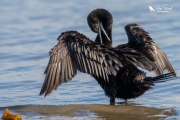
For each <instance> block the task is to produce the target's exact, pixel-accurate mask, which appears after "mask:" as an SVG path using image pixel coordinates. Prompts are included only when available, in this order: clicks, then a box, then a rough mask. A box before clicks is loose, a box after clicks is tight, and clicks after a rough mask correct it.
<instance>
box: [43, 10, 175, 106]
mask: <svg viewBox="0 0 180 120" xmlns="http://www.w3.org/2000/svg"><path fill="white" fill-rule="evenodd" d="M88 24H89V26H90V28H91V30H92V31H94V32H96V33H98V35H97V37H96V40H95V42H93V41H91V40H90V39H89V38H87V37H86V36H84V35H82V34H80V33H78V32H76V31H67V32H64V33H62V34H61V35H60V36H59V37H58V44H57V45H56V46H55V47H54V48H53V49H51V51H50V60H49V63H48V66H47V67H46V70H45V74H46V77H45V80H44V84H43V86H42V89H41V91H40V95H42V94H43V93H45V96H46V95H48V94H50V93H51V92H52V90H53V89H54V90H56V89H57V87H58V86H59V85H60V84H61V83H64V82H67V81H69V80H71V79H72V78H73V77H74V76H75V75H76V73H77V70H79V71H81V72H84V73H87V74H90V75H92V76H93V77H94V78H95V79H96V80H97V82H98V83H99V84H100V85H101V87H102V88H103V90H104V91H105V94H106V95H107V96H108V97H110V102H111V103H115V98H122V99H125V100H127V99H131V98H136V97H138V96H140V95H142V94H143V93H144V92H145V91H147V90H148V89H150V88H151V87H152V86H153V85H154V83H158V82H164V81H166V80H167V79H169V78H172V77H173V76H176V75H175V72H174V70H173V67H172V66H171V64H170V62H169V60H168V59H167V57H166V55H165V54H164V52H163V51H162V50H161V49H160V48H159V47H158V46H157V45H156V44H155V43H154V41H153V40H152V39H151V37H150V36H149V35H148V33H147V32H146V31H144V30H143V29H142V28H140V27H139V26H138V25H137V24H128V25H126V26H125V30H126V33H127V36H128V43H127V44H122V45H119V46H117V47H115V48H113V47H112V35H111V30H112V16H111V14H110V13H109V12H108V11H107V10H105V9H96V10H94V11H92V12H91V13H90V14H89V15H88ZM138 67H141V68H143V69H146V70H149V71H154V72H155V73H156V74H157V75H159V76H157V77H146V75H145V73H144V72H143V71H141V70H140V69H138ZM165 69H167V70H168V71H170V73H167V74H163V71H164V70H165Z"/></svg>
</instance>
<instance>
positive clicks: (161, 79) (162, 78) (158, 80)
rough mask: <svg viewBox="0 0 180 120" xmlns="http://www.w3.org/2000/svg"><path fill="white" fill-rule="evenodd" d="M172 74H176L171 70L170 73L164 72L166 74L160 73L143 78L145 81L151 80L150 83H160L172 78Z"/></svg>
mask: <svg viewBox="0 0 180 120" xmlns="http://www.w3.org/2000/svg"><path fill="white" fill-rule="evenodd" d="M174 75H176V73H175V72H171V73H166V74H162V75H159V76H156V77H147V78H146V79H145V81H149V82H150V81H151V83H161V82H166V81H169V80H172V79H173V78H175V77H174Z"/></svg>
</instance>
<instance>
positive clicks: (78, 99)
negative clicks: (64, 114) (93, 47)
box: [0, 0, 180, 118]
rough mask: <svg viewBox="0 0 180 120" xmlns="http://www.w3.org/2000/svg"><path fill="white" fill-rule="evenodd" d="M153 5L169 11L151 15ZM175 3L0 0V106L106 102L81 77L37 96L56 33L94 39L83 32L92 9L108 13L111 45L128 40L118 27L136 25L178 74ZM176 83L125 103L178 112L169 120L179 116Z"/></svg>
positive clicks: (88, 79) (179, 44)
mask: <svg viewBox="0 0 180 120" xmlns="http://www.w3.org/2000/svg"><path fill="white" fill-rule="evenodd" d="M155 4H158V5H162V4H167V5H168V6H172V7H173V8H172V11H170V12H169V13H157V12H150V11H149V9H148V6H153V5H155ZM179 5H180V3H177V2H171V1H163V2H158V1H143V0H139V1H134V2H132V3H131V4H129V2H128V1H125V0H124V1H118V0H111V1H108V0H105V1H104V0H99V1H95V0H91V1H83V0H76V1H75V2H72V1H70V0H66V1H58V0H55V1H48V0H44V1H40V0H31V1H23V0H16V1H7V0H1V1H0V15H1V18H0V25H1V29H0V41H1V42H0V66H1V67H0V94H1V96H0V107H7V106H14V105H27V104H43V105H46V104H50V105H65V104H66V105H68V104H99V103H100V104H102V103H103V104H108V103H109V99H108V98H107V97H106V96H105V95H104V93H103V90H102V89H101V88H100V86H99V85H98V84H97V83H96V81H95V80H93V78H92V77H90V76H89V75H86V74H82V73H78V75H77V76H76V77H75V78H73V80H72V81H70V82H68V83H66V84H62V85H61V86H60V87H59V88H58V90H57V91H53V93H52V94H51V95H50V96H48V97H46V98H44V97H43V96H39V95H38V94H39V91H40V88H41V85H42V83H43V79H44V75H43V71H44V69H45V67H46V65H47V62H48V59H49V55H48V52H49V50H50V49H51V48H52V47H54V45H55V44H56V43H57V41H56V38H57V36H58V35H59V34H60V33H61V32H63V31H66V30H77V31H79V32H81V33H83V34H85V35H86V36H88V37H89V38H90V39H92V40H93V39H95V36H96V34H94V33H93V32H92V31H91V30H90V29H89V28H88V25H87V20H86V17H87V15H88V13H89V12H90V11H92V10H93V9H95V8H106V9H108V10H109V11H110V12H111V13H112V15H113V19H114V24H113V46H117V45H118V44H122V43H126V42H127V37H126V34H125V31H124V28H123V27H124V26H125V25H126V24H128V23H131V22H136V23H138V24H140V25H141V26H143V28H144V29H145V30H147V31H148V32H149V33H150V35H151V37H152V38H153V39H154V40H155V42H156V43H157V44H158V45H159V46H160V47H161V48H162V49H163V50H164V51H165V53H166V54H167V56H168V58H169V59H170V61H171V62H172V65H173V66H174V68H175V70H176V72H177V75H178V76H179V73H180V69H179V68H180V64H179V63H180V56H179V55H180V52H179V51H180V42H179V33H180V29H179V25H180V18H179V16H178V15H179V13H178V12H179V10H180V8H179ZM150 75H154V74H151V73H150ZM179 80H180V78H177V79H176V80H173V81H169V82H166V83H161V84H157V85H156V86H155V87H154V88H153V89H151V90H149V91H148V92H146V94H144V95H143V96H141V97H139V98H137V99H133V100H130V101H132V102H134V103H137V104H141V105H142V106H148V107H156V108H173V109H174V110H175V111H176V112H177V115H175V116H174V118H179V116H178V115H179V114H180V95H179V93H180V82H179ZM118 102H121V100H118Z"/></svg>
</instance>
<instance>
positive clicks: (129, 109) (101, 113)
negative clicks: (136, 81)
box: [1, 104, 175, 120]
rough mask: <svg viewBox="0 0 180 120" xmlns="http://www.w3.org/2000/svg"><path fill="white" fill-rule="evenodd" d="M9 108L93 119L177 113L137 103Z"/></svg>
mask: <svg viewBox="0 0 180 120" xmlns="http://www.w3.org/2000/svg"><path fill="white" fill-rule="evenodd" d="M7 108H8V109H10V110H13V111H15V112H17V113H21V114H22V116H27V115H28V114H31V115H32V116H33V115H37V117H38V116H39V115H43V116H46V117H48V116H56V115H58V116H59V117H60V116H61V117H62V116H66V117H68V118H69V119H70V118H73V117H84V116H89V118H92V119H103V120H112V119H113V120H116V119H122V120H130V119H133V120H145V119H146V120H159V119H160V118H166V117H169V116H172V115H173V114H175V113H173V110H171V109H157V108H153V107H144V106H136V105H115V106H112V105H101V104H89V105H62V106H54V105H22V106H12V107H7ZM3 109H5V108H1V110H3ZM38 114H39V115H38ZM31 115H29V117H30V116H31ZM58 116H56V118H58ZM37 117H36V119H41V120H43V118H42V117H40V116H39V118H37ZM44 118H45V117H44ZM46 119H50V118H46ZM57 120H58V119H57Z"/></svg>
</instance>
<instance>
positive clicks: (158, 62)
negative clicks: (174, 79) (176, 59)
mask: <svg viewBox="0 0 180 120" xmlns="http://www.w3.org/2000/svg"><path fill="white" fill-rule="evenodd" d="M125 31H126V33H127V36H128V43H127V45H128V46H129V47H131V48H133V49H135V50H137V51H138V52H140V53H141V54H142V55H143V56H145V57H146V58H147V59H148V61H144V62H142V65H143V66H144V69H146V70H150V71H152V70H153V71H154V72H155V73H156V74H157V75H161V74H163V72H164V70H165V69H167V70H168V71H170V72H175V71H174V69H173V67H172V65H171V63H170V62H169V60H168V58H167V56H166V54H165V53H164V52H163V51H162V50H161V49H160V48H159V47H158V46H157V45H156V44H155V42H154V41H153V40H152V38H151V37H150V36H149V33H148V32H146V31H145V30H144V29H142V28H141V27H139V26H138V25H137V24H128V25H126V26H125ZM147 64H148V65H149V66H150V67H148V66H147ZM139 67H141V66H139ZM175 76H176V75H175Z"/></svg>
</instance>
